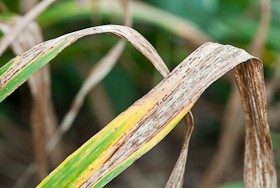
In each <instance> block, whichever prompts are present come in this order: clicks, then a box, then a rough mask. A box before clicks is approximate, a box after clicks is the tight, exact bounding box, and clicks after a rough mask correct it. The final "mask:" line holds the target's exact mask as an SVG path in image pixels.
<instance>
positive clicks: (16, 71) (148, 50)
mask: <svg viewBox="0 0 280 188" xmlns="http://www.w3.org/2000/svg"><path fill="white" fill-rule="evenodd" d="M100 33H111V34H114V35H117V36H119V37H122V38H124V39H126V40H128V41H129V42H130V43H131V44H132V45H133V46H134V47H135V48H137V49H138V50H139V51H140V52H141V53H143V55H144V56H146V57H147V58H148V59H149V60H150V61H151V62H152V63H153V64H154V66H155V67H156V69H157V70H158V71H159V72H160V73H161V75H163V76H166V75H167V73H168V72H169V70H168V68H167V67H166V66H165V64H164V62H163V61H162V59H161V57H160V56H159V55H158V54H157V53H156V50H155V49H154V48H153V46H152V45H151V44H150V43H149V42H148V41H147V40H146V39H145V38H144V37H143V36H142V35H140V34H139V33H138V32H136V31H135V30H134V29H132V28H130V27H127V26H119V25H105V26H97V27H92V28H88V29H83V30H80V31H76V32H73V33H69V34H67V35H63V36H61V37H58V38H56V39H52V40H49V41H46V42H44V43H41V44H39V45H37V46H35V47H34V48H32V49H30V50H28V51H27V52H25V53H24V54H22V55H21V56H17V57H16V58H14V59H12V60H10V61H9V62H8V63H7V64H6V65H5V66H3V67H2V68H1V69H0V102H1V101H3V100H4V99H5V98H6V97H7V96H8V95H9V94H11V93H12V92H13V91H14V90H15V89H16V88H17V87H18V86H19V85H21V84H22V83H23V82H25V81H26V80H27V78H29V77H30V76H31V75H32V74H33V73H34V72H35V71H36V70H38V69H40V68H41V67H42V66H44V65H45V64H46V63H48V62H49V61H51V60H52V59H53V58H54V57H56V56H57V55H58V54H59V53H60V52H61V51H62V50H63V49H65V48H66V47H67V46H69V45H71V44H72V43H74V42H75V41H76V40H78V39H79V38H81V37H84V36H87V35H93V34H100Z"/></svg>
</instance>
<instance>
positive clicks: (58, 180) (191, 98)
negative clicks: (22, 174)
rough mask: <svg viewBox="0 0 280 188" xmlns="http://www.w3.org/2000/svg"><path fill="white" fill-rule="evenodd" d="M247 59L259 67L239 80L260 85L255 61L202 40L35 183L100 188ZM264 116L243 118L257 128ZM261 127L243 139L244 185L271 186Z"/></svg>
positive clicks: (272, 175)
mask: <svg viewBox="0 0 280 188" xmlns="http://www.w3.org/2000/svg"><path fill="white" fill-rule="evenodd" d="M246 61H249V62H252V61H253V62H254V64H255V65H256V67H258V68H259V69H258V70H257V71H255V74H256V75H257V76H255V77H254V78H253V79H254V80H252V79H246V77H245V80H244V81H246V82H247V83H253V82H254V83H255V82H258V83H260V85H261V83H263V77H262V76H261V75H262V72H261V62H260V61H259V60H258V59H256V58H254V57H252V56H251V55H249V54H248V53H246V52H245V51H244V50H240V49H238V48H235V47H233V46H229V45H226V46H223V45H219V44H215V43H206V44H205V45H203V46H201V47H200V48H198V49H197V50H196V51H195V52H193V53H192V54H191V55H190V56H189V57H187V58H186V59H185V60H184V61H183V62H182V63H181V64H180V65H178V66H177V67H176V68H175V69H174V70H173V71H172V72H171V74H169V76H168V77H167V78H165V79H164V80H163V81H162V82H160V83H159V84H158V85H157V86H156V87H155V88H153V89H152V90H151V91H150V92H149V93H147V94H146V95H145V96H144V97H142V98H141V99H140V100H138V101H137V102H135V103H134V104H133V105H132V106H131V107H130V108H128V109H127V110H126V111H125V112H123V113H122V114H120V115H119V116H118V117H117V118H115V119H114V120H113V121H112V122H111V123H110V124H109V125H107V126H106V127H105V128H104V129H103V130H101V131H100V132H99V133H98V134H96V135H95V136H94V137H92V138H91V139H90V140H89V141H88V142H86V143H85V144H84V145H83V146H82V147H80V148H79V149H78V150H77V151H76V152H75V153H73V154H72V155H71V156H69V157H68V158H67V159H66V160H65V161H64V162H63V163H62V164H61V165H60V166H59V167H58V168H57V169H56V170H54V171H53V172H52V173H51V174H50V175H49V176H48V177H47V178H46V179H45V180H44V181H43V182H42V183H41V184H40V185H39V187H48V186H56V187H63V186H69V187H91V186H93V187H103V186H104V185H106V184H107V183H108V182H109V181H110V180H111V179H113V178H114V177H115V176H117V175H118V174H119V173H121V172H122V171H123V170H124V169H125V168H127V167H128V166H129V165H131V164H132V163H133V162H134V161H135V160H137V159H138V158H139V157H141V156H142V155H143V154H144V153H146V152H147V151H148V150H149V149H151V148H152V147H153V146H155V145H156V144H157V143H158V142H159V141H160V140H161V139H162V138H163V137H164V136H166V135H167V134H168V133H169V132H170V131H171V130H172V128H173V127H174V126H175V125H176V124H177V123H178V121H180V120H181V118H183V116H184V115H185V114H186V113H187V112H188V111H189V110H190V108H191V107H192V106H193V104H194V103H195V102H196V101H197V99H198V98H199V96H200V95H201V93H202V92H203V91H204V90H205V89H206V88H207V87H208V86H209V85H210V84H211V83H213V82H214V81H215V80H216V79H218V78H219V77H221V76H222V75H223V74H225V73H226V72H227V71H229V70H231V69H232V68H234V67H235V66H236V65H238V64H239V63H242V62H246ZM246 63H247V62H246ZM240 74H241V75H243V73H242V72H241V73H240ZM255 92H256V91H255ZM256 93H258V94H259V95H260V96H261V97H256V95H252V96H250V98H251V99H254V100H255V101H259V100H260V99H261V100H262V99H263V98H264V93H263V92H256ZM244 100H246V99H244ZM264 102H265V101H264ZM261 103H263V102H261ZM255 107H256V106H255V105H254V104H253V103H252V104H250V105H248V106H246V109H247V110H246V111H245V113H247V114H248V116H251V117H255V116H254V115H253V116H252V114H251V113H254V112H256V111H257V109H255V110H253V109H254V108H255ZM263 107H264V106H263ZM248 109H251V111H248ZM249 114H250V115H249ZM265 115H266V114H263V115H262V116H260V117H259V118H257V119H253V120H252V118H251V119H249V120H248V121H247V122H250V126H251V127H252V126H253V125H254V126H256V125H258V124H259V123H260V122H265V121H266V119H265V118H264V119H263V118H262V117H264V116H265ZM257 122H259V123H257ZM260 126H263V128H258V129H257V130H258V134H257V135H255V131H256V127H254V129H252V130H251V131H250V132H251V133H254V134H253V135H252V134H250V135H249V136H248V137H250V136H254V140H252V138H250V139H247V142H249V143H251V144H249V145H250V148H248V147H246V149H250V152H249V153H250V154H249V155H250V157H247V158H248V160H247V161H246V162H247V163H245V172H246V171H250V172H251V175H252V174H253V176H245V182H246V181H249V179H250V181H249V184H246V185H247V187H276V181H275V180H276V179H275V177H276V176H275V168H274V163H273V157H272V151H271V147H270V146H271V143H270V134H269V131H268V130H269V127H268V124H267V123H264V124H260ZM264 140H265V141H264ZM252 141H254V142H252ZM255 142H258V143H262V145H263V147H262V148H263V149H262V150H260V148H259V147H257V148H256V146H255V145H254V143H255ZM261 152H262V153H261ZM254 154H255V155H257V156H259V158H258V159H259V160H256V158H254ZM249 161H250V163H249ZM252 166H254V167H255V168H254V171H251V170H252ZM268 172H269V176H268V175H266V173H268ZM246 174H248V173H246ZM249 175H250V174H249ZM255 182H256V183H255Z"/></svg>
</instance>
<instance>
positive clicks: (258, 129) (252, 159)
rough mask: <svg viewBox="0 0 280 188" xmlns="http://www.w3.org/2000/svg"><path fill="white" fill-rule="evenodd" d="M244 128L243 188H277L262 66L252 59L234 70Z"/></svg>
mask: <svg viewBox="0 0 280 188" xmlns="http://www.w3.org/2000/svg"><path fill="white" fill-rule="evenodd" d="M235 78H236V81H237V85H238V89H239V91H240V95H241V99H242V104H243V109H244V119H245V125H246V129H245V131H246V136H245V161H244V183H245V187H248V188H249V187H256V188H263V187H266V188H276V187H277V183H276V170H275V167H274V159H273V153H272V144H271V137H270V132H269V125H268V122H267V107H266V98H265V90H264V80H263V72H262V64H261V62H260V61H258V60H255V59H251V60H249V61H248V62H246V63H243V64H241V65H239V66H237V67H236V68H235Z"/></svg>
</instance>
